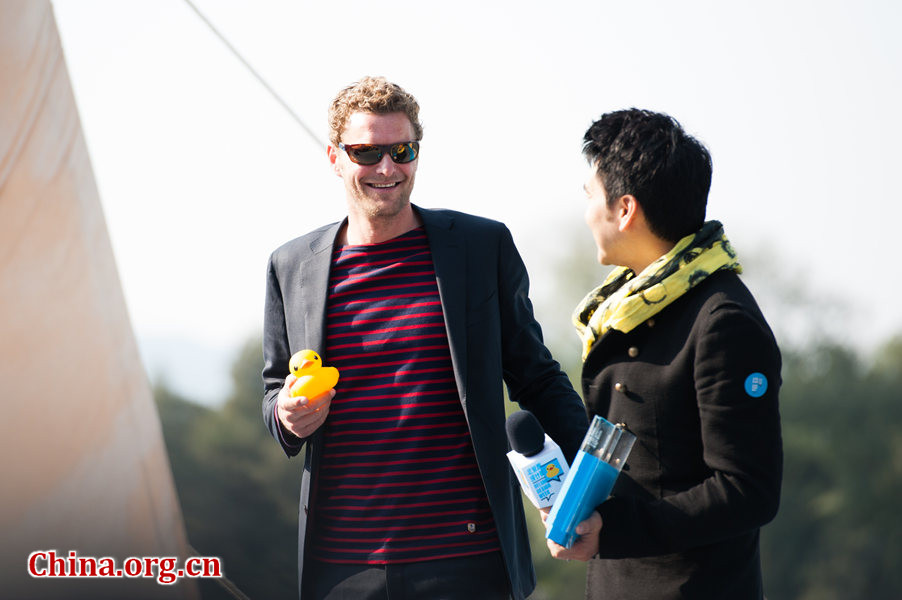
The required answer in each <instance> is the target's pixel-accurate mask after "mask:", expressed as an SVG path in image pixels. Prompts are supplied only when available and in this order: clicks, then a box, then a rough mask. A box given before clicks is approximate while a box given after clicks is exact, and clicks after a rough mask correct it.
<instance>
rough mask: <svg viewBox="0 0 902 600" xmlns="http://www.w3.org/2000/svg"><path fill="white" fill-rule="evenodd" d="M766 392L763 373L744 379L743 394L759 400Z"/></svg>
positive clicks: (765, 380) (765, 379)
mask: <svg viewBox="0 0 902 600" xmlns="http://www.w3.org/2000/svg"><path fill="white" fill-rule="evenodd" d="M766 391H767V377H765V376H764V374H763V373H752V374H751V375H749V376H748V377H746V378H745V393H746V394H748V395H749V396H751V397H752V398H760V397H761V396H763V395H764V392H766Z"/></svg>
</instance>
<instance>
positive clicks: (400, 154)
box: [391, 142, 420, 165]
mask: <svg viewBox="0 0 902 600" xmlns="http://www.w3.org/2000/svg"><path fill="white" fill-rule="evenodd" d="M419 148H420V145H419V144H418V143H417V142H408V143H406V144H395V145H394V146H392V147H391V159H392V160H393V161H395V162H396V163H398V164H402V165H403V164H404V163H409V162H411V161H412V160H414V159H416V157H417V151H418V150H419Z"/></svg>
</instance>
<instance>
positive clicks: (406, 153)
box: [338, 142, 420, 165]
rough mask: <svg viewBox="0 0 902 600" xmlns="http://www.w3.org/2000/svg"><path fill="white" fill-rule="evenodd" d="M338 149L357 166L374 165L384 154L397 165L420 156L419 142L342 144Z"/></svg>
mask: <svg viewBox="0 0 902 600" xmlns="http://www.w3.org/2000/svg"><path fill="white" fill-rule="evenodd" d="M338 147H339V148H341V149H342V150H344V151H345V152H347V153H348V158H350V159H351V162H353V163H357V164H358V165H375V164H378V163H379V161H381V160H382V157H383V156H384V155H385V153H388V156H389V157H390V158H391V159H392V160H393V161H394V162H396V163H398V164H399V165H403V164H404V163H409V162H411V161H413V160H415V159H416V157H417V156H418V155H419V154H420V142H398V143H397V144H342V143H339V144H338Z"/></svg>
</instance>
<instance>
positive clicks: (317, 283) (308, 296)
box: [295, 221, 344, 356]
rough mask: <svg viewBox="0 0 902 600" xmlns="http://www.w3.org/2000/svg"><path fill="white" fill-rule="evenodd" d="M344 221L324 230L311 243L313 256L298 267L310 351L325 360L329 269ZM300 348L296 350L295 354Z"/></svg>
mask: <svg viewBox="0 0 902 600" xmlns="http://www.w3.org/2000/svg"><path fill="white" fill-rule="evenodd" d="M343 224H344V221H341V222H339V223H335V224H333V225H330V226H329V227H327V228H325V229H323V231H322V235H320V236H319V237H317V238H314V239H313V241H311V242H310V254H309V255H308V256H307V259H306V260H304V261H303V262H302V263H301V264H300V266H299V267H298V268H299V269H300V271H301V273H300V278H299V281H300V289H299V290H298V293H299V294H300V297H301V298H303V299H304V300H303V301H304V306H305V310H304V329H305V336H304V337H305V340H306V341H305V343H306V347H307V348H310V349H312V350H316V351H317V352H319V354H320V355H321V356H324V354H323V351H324V350H325V348H324V346H323V340H324V338H325V330H326V298H327V297H328V295H329V269H330V266H331V264H332V248H333V247H334V246H335V238H336V236H337V235H338V232H339V230H340V229H341V226H342V225H343ZM297 350H300V348H298V349H295V351H297Z"/></svg>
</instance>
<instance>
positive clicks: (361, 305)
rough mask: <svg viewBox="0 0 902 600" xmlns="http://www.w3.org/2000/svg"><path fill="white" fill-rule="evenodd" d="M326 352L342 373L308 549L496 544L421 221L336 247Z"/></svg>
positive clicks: (367, 550)
mask: <svg viewBox="0 0 902 600" xmlns="http://www.w3.org/2000/svg"><path fill="white" fill-rule="evenodd" d="M325 359H326V361H327V362H328V364H329V365H331V366H334V367H337V368H338V370H339V372H340V374H341V377H340V380H339V383H338V385H337V386H336V391H337V394H336V396H335V398H334V399H333V400H332V406H331V409H330V412H329V418H328V420H327V421H326V426H325V431H324V447H323V448H324V450H323V454H322V461H321V463H320V468H319V469H318V475H317V478H316V484H315V488H314V490H313V492H314V495H313V507H312V513H311V517H312V519H311V520H310V521H309V523H310V525H311V536H312V539H311V546H310V551H311V556H312V557H314V558H316V559H317V560H323V561H327V562H346V563H369V564H385V563H402V562H415V561H422V560H434V559H438V558H448V557H453V556H464V555H473V554H480V553H484V552H492V551H496V550H498V549H499V547H500V546H499V543H498V537H497V532H496V530H495V525H494V522H493V520H492V515H491V512H490V510H489V505H488V500H487V498H486V495H485V489H484V487H483V484H482V479H481V477H480V474H479V469H478V467H477V465H476V457H475V455H474V453H473V446H472V442H471V440H470V434H469V431H468V428H467V423H466V420H465V418H464V414H463V409H462V408H461V404H460V399H459V397H458V393H457V387H456V385H455V381H454V374H453V371H452V366H451V354H450V351H449V347H448V338H447V334H446V331H445V323H444V318H443V313H442V306H441V302H440V300H439V294H438V286H437V284H436V279H435V269H434V267H433V263H432V255H431V253H430V251H429V245H428V241H427V238H426V234H425V232H424V231H423V229H422V228H420V229H415V230H413V231H410V232H408V233H406V234H404V235H402V236H400V237H398V238H395V239H393V240H390V241H387V242H383V243H379V244H367V245H359V246H344V247H342V248H340V249H337V250H335V252H334V254H333V257H332V270H331V277H330V281H329V298H328V304H327V337H326V344H325Z"/></svg>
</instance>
